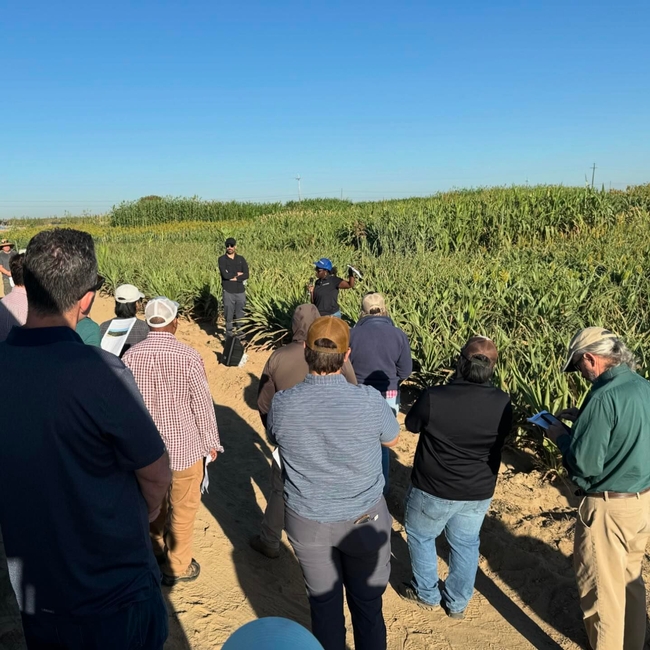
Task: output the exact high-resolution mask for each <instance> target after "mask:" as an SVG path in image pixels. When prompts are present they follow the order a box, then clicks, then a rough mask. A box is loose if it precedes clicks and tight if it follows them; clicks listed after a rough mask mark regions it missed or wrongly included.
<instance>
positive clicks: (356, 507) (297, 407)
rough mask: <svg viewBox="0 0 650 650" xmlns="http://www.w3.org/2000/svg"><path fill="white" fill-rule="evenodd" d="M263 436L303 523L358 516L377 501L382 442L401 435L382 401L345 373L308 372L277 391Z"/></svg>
mask: <svg viewBox="0 0 650 650" xmlns="http://www.w3.org/2000/svg"><path fill="white" fill-rule="evenodd" d="M267 424H268V435H269V438H270V439H271V441H272V442H275V443H277V445H278V446H279V447H280V456H281V458H282V463H283V465H284V474H285V483H284V496H285V501H286V504H287V506H288V507H289V508H291V510H293V511H294V512H296V513H297V514H299V515H300V516H301V517H305V518H306V519H312V520H314V521H320V522H323V523H332V522H337V521H348V520H351V519H356V518H357V517H359V515H362V514H364V512H365V511H366V510H367V509H368V508H370V507H372V506H374V505H375V504H376V503H377V501H379V499H380V498H381V495H382V491H383V489H384V477H383V474H382V471H381V443H382V442H392V441H393V440H395V438H397V436H398V435H399V424H398V422H397V420H396V419H395V415H394V414H393V411H392V410H391V408H390V406H388V403H387V402H386V400H385V399H384V398H383V397H382V396H381V393H379V392H377V391H376V390H375V389H374V388H371V387H370V386H354V385H353V384H349V383H348V382H347V380H346V379H345V377H343V375H307V377H305V380H304V381H303V382H302V383H300V384H298V385H297V386H294V387H293V388H290V389H289V390H285V391H280V392H279V393H276V394H275V397H274V398H273V402H272V404H271V411H270V413H269V415H268V420H267Z"/></svg>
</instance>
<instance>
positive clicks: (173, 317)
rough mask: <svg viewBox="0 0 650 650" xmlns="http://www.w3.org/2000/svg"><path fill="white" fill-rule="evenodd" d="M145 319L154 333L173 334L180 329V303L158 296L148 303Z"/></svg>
mask: <svg viewBox="0 0 650 650" xmlns="http://www.w3.org/2000/svg"><path fill="white" fill-rule="evenodd" d="M144 318H145V320H146V321H147V325H149V329H150V330H151V331H152V332H171V333H172V334H174V333H175V332H176V328H177V327H178V303H177V302H174V301H173V300H170V299H169V298H165V296H158V297H157V298H153V299H152V300H150V301H149V302H148V303H147V306H146V307H145V310H144Z"/></svg>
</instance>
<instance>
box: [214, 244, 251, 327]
mask: <svg viewBox="0 0 650 650" xmlns="http://www.w3.org/2000/svg"><path fill="white" fill-rule="evenodd" d="M236 251H237V242H236V241H235V239H234V238H233V237H228V239H226V253H225V255H222V256H221V257H220V258H219V272H220V273H221V285H222V287H223V315H224V318H225V319H226V336H232V334H233V317H234V319H235V320H239V319H240V318H242V317H243V315H244V309H245V307H246V280H248V264H246V260H245V259H244V257H243V256H242V255H237V252H236Z"/></svg>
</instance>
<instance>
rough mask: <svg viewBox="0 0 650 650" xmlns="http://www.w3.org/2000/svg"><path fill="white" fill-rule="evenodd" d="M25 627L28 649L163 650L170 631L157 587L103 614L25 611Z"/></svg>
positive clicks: (161, 597) (165, 610)
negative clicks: (35, 613) (73, 616)
mask: <svg viewBox="0 0 650 650" xmlns="http://www.w3.org/2000/svg"><path fill="white" fill-rule="evenodd" d="M23 628H24V629H25V638H26V639H27V648H28V649H29V650H136V648H137V649H138V650H162V648H163V645H164V644H165V640H166V639H167V634H168V633H169V629H168V623H167V608H166V607H165V602H164V600H163V596H162V593H161V591H160V588H158V587H156V588H155V589H154V590H153V594H152V596H151V597H150V598H149V599H148V600H143V601H140V602H137V603H132V604H130V605H128V606H127V607H124V608H122V609H120V610H119V611H117V612H115V613H114V614H111V615H110V616H106V617H104V618H96V617H92V618H81V619H76V620H75V619H70V618H62V617H59V616H54V615H52V616H50V615H48V614H39V615H38V616H25V615H24V614H23Z"/></svg>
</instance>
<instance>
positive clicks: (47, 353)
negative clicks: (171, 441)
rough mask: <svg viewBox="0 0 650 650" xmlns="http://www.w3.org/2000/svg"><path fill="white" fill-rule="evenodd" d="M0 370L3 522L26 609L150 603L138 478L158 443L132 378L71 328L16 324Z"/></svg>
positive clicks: (69, 611) (82, 611) (74, 612)
mask: <svg viewBox="0 0 650 650" xmlns="http://www.w3.org/2000/svg"><path fill="white" fill-rule="evenodd" d="M0 366H1V367H2V368H3V372H2V373H1V375H0V396H1V398H0V399H1V400H2V404H1V409H2V412H3V414H4V423H3V426H2V427H0V449H1V450H2V451H1V453H0V527H2V531H3V534H4V538H5V547H6V551H7V557H8V560H9V567H10V573H11V578H12V584H13V586H14V590H15V591H16V595H17V597H18V602H19V605H20V607H21V610H22V612H23V614H24V615H30V614H31V615H36V616H41V615H61V616H84V617H86V616H88V617H91V616H104V615H110V614H112V613H114V612H115V611H117V610H118V609H121V608H122V607H125V606H127V605H129V604H130V603H133V602H137V601H139V600H144V599H146V598H148V597H149V596H150V595H151V594H152V593H153V591H152V590H153V589H156V588H159V587H158V586H157V583H158V581H159V576H160V573H159V570H158V566H157V563H156V561H155V558H154V556H153V552H152V550H151V543H150V540H149V525H148V517H147V506H146V503H145V501H144V498H143V497H142V494H141V492H140V489H139V486H138V483H137V480H136V476H135V473H134V471H135V470H137V469H140V468H142V467H145V466H147V465H149V464H151V463H153V462H154V461H155V460H157V459H158V458H160V456H161V455H162V454H163V452H164V451H165V447H164V444H163V442H162V440H161V438H160V435H159V434H158V431H157V429H156V426H155V425H154V423H153V421H152V420H151V417H150V416H149V414H148V412H147V410H146V408H145V406H144V403H143V401H142V397H141V395H140V393H139V391H138V388H137V386H136V384H135V381H134V379H133V376H132V375H131V373H130V371H129V370H127V368H125V366H124V364H123V363H122V362H121V361H120V359H119V358H118V357H116V356H115V355H112V354H109V353H107V352H104V351H103V350H101V349H99V348H95V347H90V346H87V345H84V344H83V343H82V341H81V338H80V337H79V336H78V335H77V334H76V333H75V332H74V331H73V330H71V329H70V328H67V327H50V328H42V329H25V328H16V327H15V328H14V329H13V330H12V331H11V333H10V334H9V337H8V338H7V341H6V342H4V343H0Z"/></svg>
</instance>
